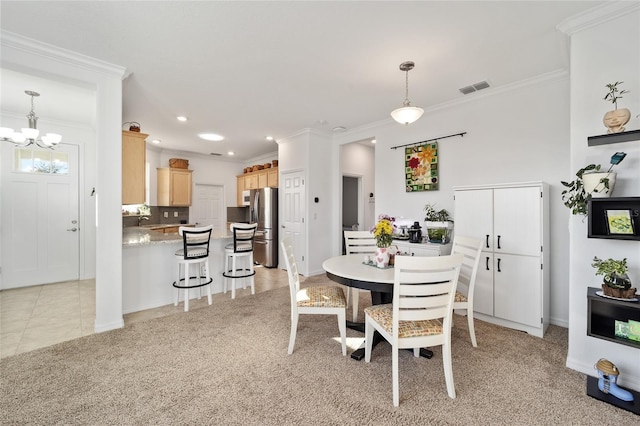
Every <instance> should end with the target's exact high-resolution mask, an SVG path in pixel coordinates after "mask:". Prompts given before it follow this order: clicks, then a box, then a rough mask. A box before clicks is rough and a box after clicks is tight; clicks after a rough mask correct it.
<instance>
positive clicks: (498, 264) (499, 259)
mask: <svg viewBox="0 0 640 426" xmlns="http://www.w3.org/2000/svg"><path fill="white" fill-rule="evenodd" d="M500 260H501V259H500V258H498V272H502V271H501V270H500Z"/></svg>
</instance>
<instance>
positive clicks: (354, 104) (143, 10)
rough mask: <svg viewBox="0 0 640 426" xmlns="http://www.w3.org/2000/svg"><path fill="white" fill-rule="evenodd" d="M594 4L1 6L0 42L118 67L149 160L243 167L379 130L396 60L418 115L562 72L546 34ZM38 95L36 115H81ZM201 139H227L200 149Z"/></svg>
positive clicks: (6, 76)
mask: <svg viewBox="0 0 640 426" xmlns="http://www.w3.org/2000/svg"><path fill="white" fill-rule="evenodd" d="M602 3H604V2H602V1H595V2H586V1H531V2H529V1H498V2H496V1H470V2H462V1H459V2H458V1H455V2H454V1H446V2H444V1H443V2H435V1H424V2H404V1H388V2H387V1H379V2H359V1H354V2H349V1H342V2H293V1H289V2H270V1H268V2H222V1H217V2H210V1H195V2H177V1H162V2H119V1H103V2H95V1H89V2H60V1H52V2H24V1H20V2H14V1H2V2H1V3H0V12H1V25H2V28H3V30H7V31H10V32H14V33H18V34H21V35H24V36H27V37H30V38H34V39H37V40H40V41H44V42H46V43H50V44H52V45H55V46H58V47H62V48H66V49H70V50H72V51H75V52H79V53H82V54H85V55H88V56H91V57H94V58H98V59H101V60H104V61H107V62H111V63H113V64H116V65H121V66H124V67H126V68H127V70H128V72H130V73H131V74H130V75H129V77H127V78H126V80H125V81H124V84H123V90H124V92H123V100H124V105H123V122H125V121H132V120H133V121H137V122H139V123H140V124H141V126H142V131H143V132H145V133H149V134H150V138H149V139H160V140H161V141H162V144H161V145H160V147H164V148H169V149H175V150H182V151H190V152H199V153H204V154H208V153H211V152H217V153H222V154H225V155H226V152H227V151H229V150H233V151H235V152H236V153H237V156H236V157H235V158H237V159H248V158H252V157H255V156H259V155H262V154H265V153H269V152H274V151H276V150H277V145H276V143H275V142H267V141H265V136H267V135H272V136H274V137H275V138H276V139H279V138H283V137H287V136H290V135H292V134H294V133H296V132H298V131H299V130H301V129H304V128H314V129H317V130H319V131H321V132H326V133H331V132H332V129H333V128H334V127H336V126H343V127H346V128H347V129H352V128H355V127H358V126H362V125H366V124H368V123H372V122H378V121H381V120H390V117H389V112H390V111H391V110H393V109H395V108H398V107H400V106H401V105H402V101H403V99H404V83H405V76H404V73H402V72H401V71H400V70H399V69H398V66H399V64H400V63H401V62H403V61H406V60H412V61H414V62H415V64H416V66H415V69H414V70H413V71H411V72H410V73H409V98H410V100H411V102H412V104H413V105H416V106H421V107H423V108H428V107H431V106H434V105H438V104H441V103H443V102H447V101H452V100H455V99H458V98H461V97H463V96H464V95H462V94H461V93H460V92H459V91H458V89H460V88H462V87H464V86H468V85H470V84H474V83H477V82H480V81H483V80H487V81H488V82H489V83H490V84H491V86H492V88H496V87H500V86H504V85H508V84H510V83H514V82H517V81H520V80H523V79H527V78H531V77H535V76H538V75H540V74H543V73H546V72H551V71H556V70H558V69H562V68H568V46H567V40H566V38H565V37H564V36H563V35H562V34H561V33H559V32H558V31H557V30H556V25H557V24H559V23H560V22H562V21H563V20H564V19H566V18H568V17H570V16H572V15H575V14H577V13H580V12H582V11H585V10H587V9H589V8H592V7H594V6H597V5H599V4H602ZM13 78H18V81H19V82H20V84H27V83H28V82H25V81H24V78H22V79H21V78H19V76H17V75H15V74H14V73H10V72H4V73H3V74H2V79H3V85H2V86H3V95H2V102H3V107H2V108H3V110H5V111H6V110H10V111H11V110H15V111H17V112H20V113H23V112H24V113H26V112H28V106H29V103H28V98H27V97H26V95H24V94H23V91H24V90H27V89H29V90H34V88H32V87H14V86H15V85H14V84H13V80H12V79H13ZM5 81H7V82H9V81H10V82H11V83H12V84H11V85H10V86H11V87H12V90H9V92H11V93H10V94H5V93H4V92H5V90H4V88H6V87H8V86H9V84H5ZM43 84H44V83H43ZM58 87H61V86H58ZM492 88H489V89H486V90H492ZM40 90H42V92H43V93H42V97H41V98H40V99H39V100H38V103H37V104H36V110H37V112H39V115H40V116H47V117H51V118H56V119H63V120H68V121H74V120H76V119H77V118H78V117H76V115H75V114H78V113H79V114H82V111H79V112H77V111H73V106H72V105H68V108H69V110H66V108H65V107H64V104H65V103H67V104H69V103H70V102H69V99H70V98H69V97H62V96H60V94H59V92H58V91H57V90H53V91H51V92H48V93H44V92H45V88H44V87H43V88H41V89H40ZM86 92H87V90H86V89H81V90H80V91H79V94H80V97H81V98H82V97H83V96H86ZM467 96H473V94H471V95H467ZM56 105H57V107H56ZM76 109H78V108H76ZM177 115H186V116H187V117H189V121H188V122H187V123H180V122H178V121H177V120H176V119H175V117H176V116H177ZM205 131H208V132H215V133H219V134H221V135H224V136H225V140H224V141H223V142H205V141H202V140H200V139H199V138H198V137H197V133H200V132H205Z"/></svg>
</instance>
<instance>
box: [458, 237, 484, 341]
mask: <svg viewBox="0 0 640 426" xmlns="http://www.w3.org/2000/svg"><path fill="white" fill-rule="evenodd" d="M458 253H459V254H462V255H463V256H464V258H463V260H462V267H461V268H460V277H459V278H458V288H457V290H456V297H455V299H454V301H453V310H454V312H455V311H456V310H458V309H464V310H465V311H466V314H467V323H468V324H469V336H470V337H471V344H472V345H473V347H474V348H476V347H478V343H477V342H476V331H475V327H474V325H473V294H474V290H475V286H476V275H477V274H478V265H479V264H480V255H481V254H482V240H476V239H474V238H469V237H464V236H461V235H456V236H455V237H454V238H453V246H452V247H451V254H458Z"/></svg>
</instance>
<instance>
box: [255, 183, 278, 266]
mask: <svg viewBox="0 0 640 426" xmlns="http://www.w3.org/2000/svg"><path fill="white" fill-rule="evenodd" d="M249 214H250V215H251V219H250V221H251V223H257V224H258V229H257V230H256V236H255V239H254V240H253V260H254V261H255V262H258V263H259V264H261V265H263V266H266V267H267V268H275V267H277V266H278V188H261V189H252V190H251V197H250V202H249Z"/></svg>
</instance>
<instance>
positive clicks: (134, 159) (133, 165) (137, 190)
mask: <svg viewBox="0 0 640 426" xmlns="http://www.w3.org/2000/svg"><path fill="white" fill-rule="evenodd" d="M147 136H149V135H146V134H144V133H140V132H129V131H126V130H123V131H122V204H144V202H145V191H144V190H145V173H144V169H145V161H146V148H147V146H146V139H147Z"/></svg>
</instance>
